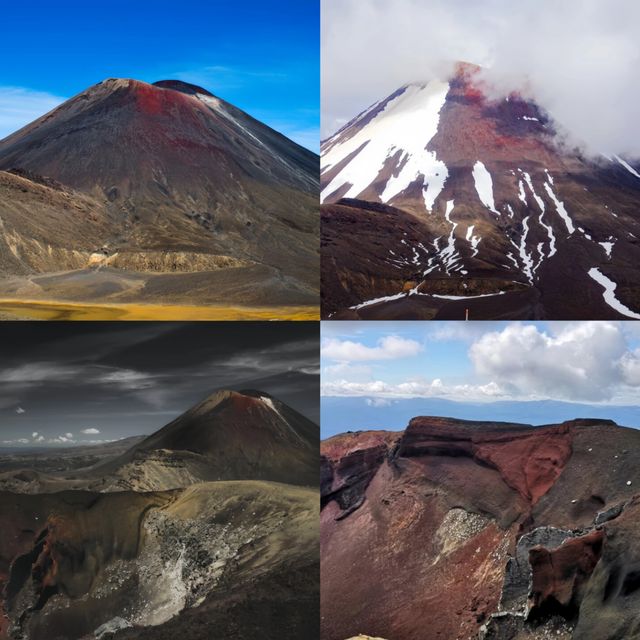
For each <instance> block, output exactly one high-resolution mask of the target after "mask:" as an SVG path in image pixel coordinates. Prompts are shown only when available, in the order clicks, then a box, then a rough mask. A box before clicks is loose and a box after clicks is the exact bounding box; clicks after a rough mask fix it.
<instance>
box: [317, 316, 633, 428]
mask: <svg viewBox="0 0 640 640" xmlns="http://www.w3.org/2000/svg"><path fill="white" fill-rule="evenodd" d="M321 368H322V370H321V372H322V411H321V415H322V427H323V434H324V435H325V436H326V435H330V434H332V433H336V432H339V431H341V430H345V429H360V428H371V427H375V428H382V427H387V428H394V429H399V428H403V427H404V426H405V425H406V420H408V418H410V417H412V415H418V414H423V415H425V414H427V415H428V414H433V415H449V416H453V417H460V418H465V419H473V418H474V416H475V417H477V419H499V420H508V421H516V422H525V423H536V424H539V423H544V422H554V421H561V420H566V419H569V417H590V416H595V417H607V416H609V417H611V418H612V419H618V421H622V422H621V423H622V424H627V425H628V426H640V409H639V408H638V397H639V392H640V327H639V323H634V322H573V323H569V322H522V323H515V322H514V323H501V322H495V323H494V322H472V323H465V322H446V323H440V322H428V323H424V322H407V321H405V322H324V323H322V351H321ZM385 421H386V422H385Z"/></svg>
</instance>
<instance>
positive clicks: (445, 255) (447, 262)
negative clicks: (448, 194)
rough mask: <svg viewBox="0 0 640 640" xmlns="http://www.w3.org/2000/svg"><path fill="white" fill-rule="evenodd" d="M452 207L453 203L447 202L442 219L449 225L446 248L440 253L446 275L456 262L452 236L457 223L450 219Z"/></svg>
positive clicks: (453, 237)
mask: <svg viewBox="0 0 640 640" xmlns="http://www.w3.org/2000/svg"><path fill="white" fill-rule="evenodd" d="M453 207H454V201H453V200H447V208H446V211H445V214H444V217H445V218H446V220H447V222H448V223H449V224H450V225H451V233H450V234H449V237H448V238H447V246H446V247H445V248H444V249H443V250H442V252H441V253H440V260H441V261H442V262H443V263H444V268H445V270H446V272H447V274H448V273H449V269H451V267H452V266H453V264H454V262H456V261H457V256H456V238H455V235H454V234H455V230H456V227H457V226H458V223H457V222H454V221H453V220H452V219H451V212H452V211H453Z"/></svg>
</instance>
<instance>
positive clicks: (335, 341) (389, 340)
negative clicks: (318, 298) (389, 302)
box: [322, 336, 422, 362]
mask: <svg viewBox="0 0 640 640" xmlns="http://www.w3.org/2000/svg"><path fill="white" fill-rule="evenodd" d="M420 351H422V345H421V344H420V343H419V342H417V341H416V340H410V339H407V338H402V337H400V336H384V337H383V338H380V339H379V340H378V342H377V344H376V346H375V347H368V346H367V345H364V344H362V343H361V342H354V341H352V340H340V339H339V338H327V339H326V340H325V341H324V342H323V343H322V355H323V356H324V357H325V358H330V359H332V360H338V361H340V362H356V361H367V360H394V359H397V358H408V357H411V356H415V355H417V354H418V353H420Z"/></svg>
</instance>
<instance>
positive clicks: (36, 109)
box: [0, 87, 65, 140]
mask: <svg viewBox="0 0 640 640" xmlns="http://www.w3.org/2000/svg"><path fill="white" fill-rule="evenodd" d="M64 100H65V98H61V97H59V96H54V95H52V94H50V93H46V92H44V91H34V90H32V89H27V88H24V87H0V140H2V138H5V137H6V136H8V135H9V134H11V133H13V132H14V131H17V130H18V129H20V128H22V127H24V126H25V125H27V124H29V123H30V122H32V121H33V120H35V119H36V118H39V117H40V116H42V115H44V114H45V113H47V112H48V111H51V109H53V108H54V107H57V106H58V105H59V104H61V103H62V102H64Z"/></svg>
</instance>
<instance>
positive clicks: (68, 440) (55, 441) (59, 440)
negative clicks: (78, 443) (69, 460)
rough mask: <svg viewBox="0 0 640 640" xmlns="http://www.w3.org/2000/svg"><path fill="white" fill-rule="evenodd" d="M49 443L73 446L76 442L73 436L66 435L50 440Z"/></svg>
mask: <svg viewBox="0 0 640 640" xmlns="http://www.w3.org/2000/svg"><path fill="white" fill-rule="evenodd" d="M48 442H50V443H51V444H68V443H69V444H73V443H74V442H75V440H74V439H73V434H71V433H65V435H63V436H58V437H57V438H49V440H48Z"/></svg>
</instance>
